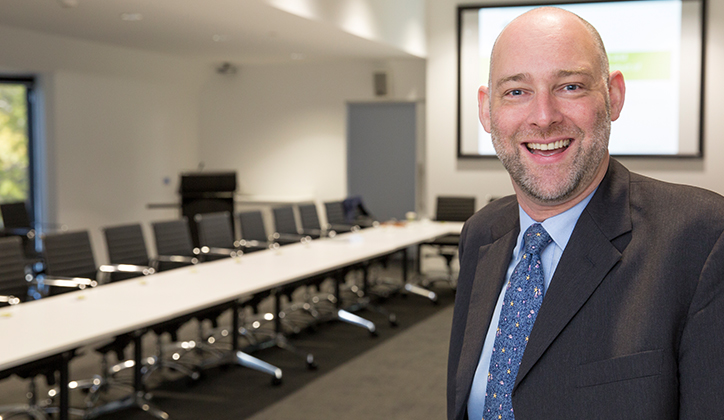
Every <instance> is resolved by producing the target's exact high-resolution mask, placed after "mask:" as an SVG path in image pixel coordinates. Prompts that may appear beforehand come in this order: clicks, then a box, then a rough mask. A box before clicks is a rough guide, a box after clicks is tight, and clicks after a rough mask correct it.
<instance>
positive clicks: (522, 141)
mask: <svg viewBox="0 0 724 420" xmlns="http://www.w3.org/2000/svg"><path fill="white" fill-rule="evenodd" d="M519 23H522V25H517V26H515V22H514V23H513V24H512V25H511V26H510V27H509V28H508V29H506V33H504V35H502V36H501V37H500V39H499V40H498V43H497V44H496V49H495V52H494V56H493V68H491V74H490V86H489V87H488V90H487V95H486V94H484V92H483V91H482V90H481V95H480V100H481V102H482V101H485V100H488V101H489V102H488V103H487V104H484V103H481V120H482V121H483V125H484V126H485V128H486V130H488V131H490V132H491V134H492V138H493V145H494V146H495V150H496V152H497V154H498V157H499V158H500V160H501V161H502V162H503V165H504V166H505V168H506V169H507V170H508V172H509V173H510V175H511V177H512V179H513V181H514V182H515V184H516V185H517V187H518V189H519V190H520V191H521V192H522V193H523V194H525V195H527V196H528V197H529V198H531V199H533V200H535V201H536V202H537V203H540V204H558V203H564V202H566V201H568V200H570V199H572V198H574V197H576V196H577V195H579V194H580V193H581V192H582V191H584V190H586V188H587V187H589V186H590V185H591V183H592V182H593V180H594V179H595V178H596V176H597V174H600V173H601V170H602V168H601V167H602V165H603V164H604V163H605V162H607V160H606V157H607V155H608V137H609V133H610V124H611V111H610V105H609V95H608V87H607V83H606V82H607V75H606V76H604V75H603V74H602V72H601V67H600V61H599V59H598V50H597V49H596V46H595V43H594V42H593V40H592V39H591V37H590V35H589V34H588V32H587V31H586V30H585V28H583V27H582V26H580V25H578V26H577V25H575V22H574V24H572V25H571V24H569V25H566V24H565V23H561V22H557V21H552V22H546V21H545V20H543V22H541V20H538V21H537V22H536V23H537V24H538V25H527V24H525V23H524V22H519ZM617 116H618V115H616V117H617Z"/></svg>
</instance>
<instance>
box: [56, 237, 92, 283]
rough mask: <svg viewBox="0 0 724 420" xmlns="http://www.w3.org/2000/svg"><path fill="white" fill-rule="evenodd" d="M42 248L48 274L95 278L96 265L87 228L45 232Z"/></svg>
mask: <svg viewBox="0 0 724 420" xmlns="http://www.w3.org/2000/svg"><path fill="white" fill-rule="evenodd" d="M43 249H44V255H45V272H46V273H47V274H48V275H51V276H61V277H85V278H89V279H96V276H97V269H98V267H97V266H96V261H95V258H94V257H93V248H92V247H91V241H90V236H89V235H88V231H87V230H79V231H75V232H65V233H49V234H46V235H44V237H43Z"/></svg>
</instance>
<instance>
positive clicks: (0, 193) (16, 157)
mask: <svg viewBox="0 0 724 420" xmlns="http://www.w3.org/2000/svg"><path fill="white" fill-rule="evenodd" d="M28 163H29V160H28V103H27V95H26V88H25V86H23V85H15V84H0V202H3V203H4V202H12V201H26V200H27V198H28V187H29V182H28Z"/></svg>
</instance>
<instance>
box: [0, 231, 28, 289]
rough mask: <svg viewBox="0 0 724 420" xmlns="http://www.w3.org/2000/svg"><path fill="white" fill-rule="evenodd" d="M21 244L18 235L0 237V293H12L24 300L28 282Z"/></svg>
mask: <svg viewBox="0 0 724 420" xmlns="http://www.w3.org/2000/svg"><path fill="white" fill-rule="evenodd" d="M22 246H23V245H22V241H21V240H20V237H18V236H8V237H5V238H0V295H13V296H15V297H17V298H19V299H20V300H21V301H24V300H25V298H26V296H27V294H28V282H27V281H26V280H25V257H24V256H23V250H22Z"/></svg>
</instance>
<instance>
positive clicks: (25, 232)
mask: <svg viewBox="0 0 724 420" xmlns="http://www.w3.org/2000/svg"><path fill="white" fill-rule="evenodd" d="M2 231H3V233H5V234H8V235H14V236H26V237H27V238H28V239H33V238H35V229H32V228H27V227H18V228H3V229H2Z"/></svg>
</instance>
